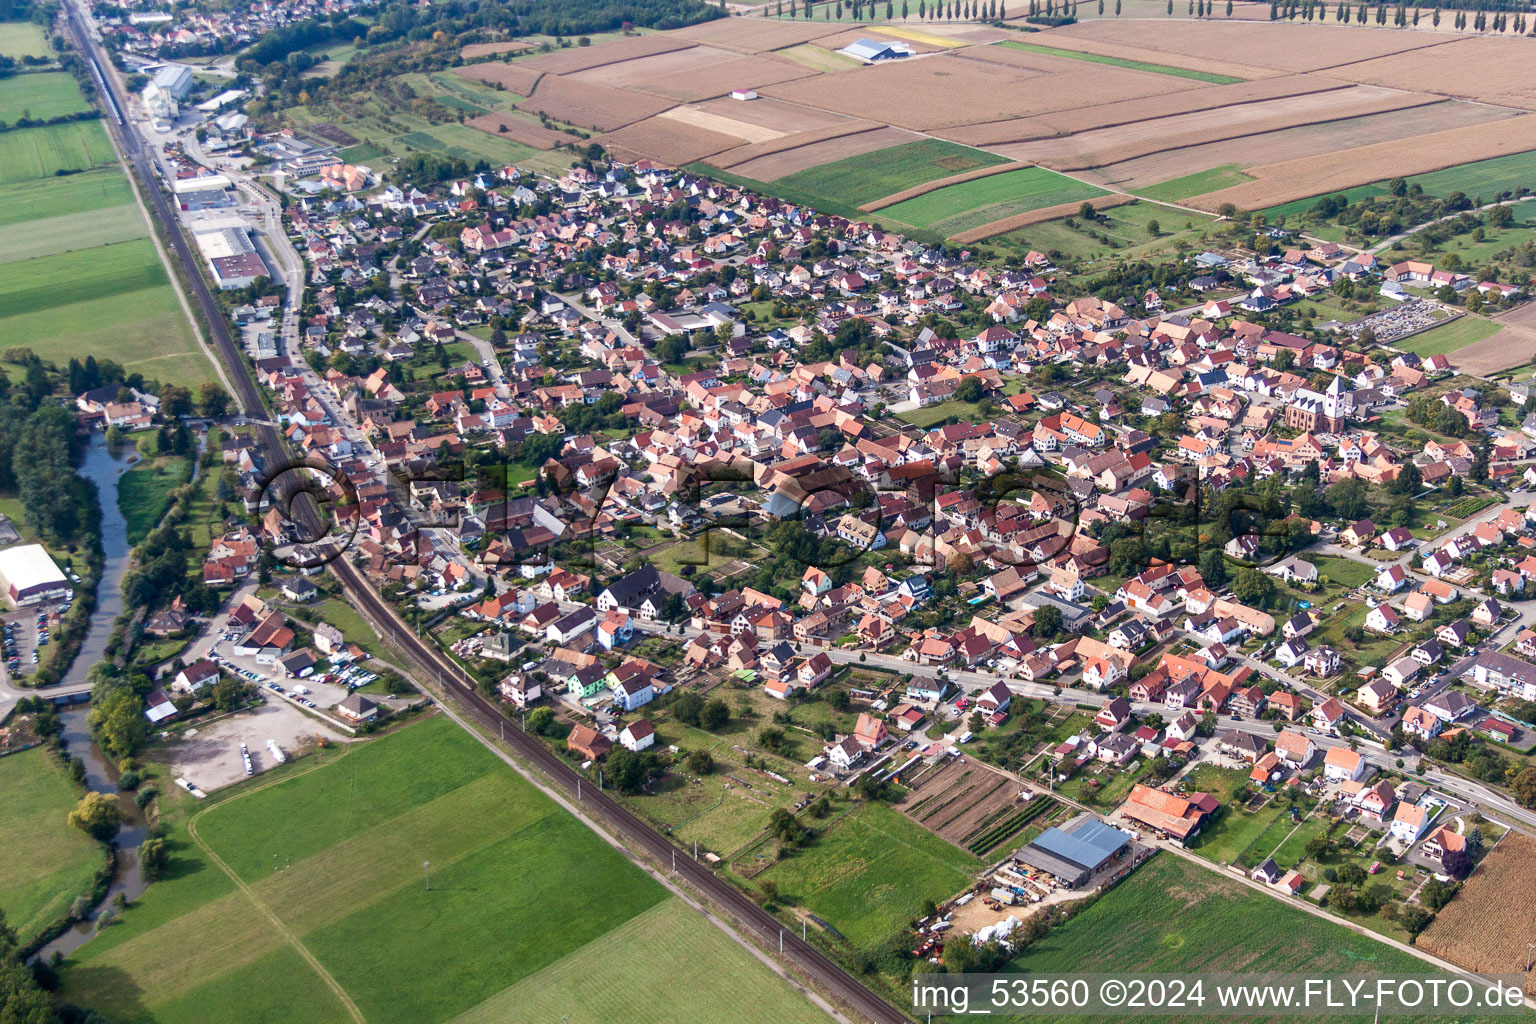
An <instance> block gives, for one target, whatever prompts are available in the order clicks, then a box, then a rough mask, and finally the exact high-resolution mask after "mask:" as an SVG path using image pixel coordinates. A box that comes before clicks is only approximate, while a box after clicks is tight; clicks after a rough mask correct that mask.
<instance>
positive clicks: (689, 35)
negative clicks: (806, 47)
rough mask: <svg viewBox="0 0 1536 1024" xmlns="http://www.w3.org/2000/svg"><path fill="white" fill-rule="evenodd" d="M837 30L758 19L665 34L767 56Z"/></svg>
mask: <svg viewBox="0 0 1536 1024" xmlns="http://www.w3.org/2000/svg"><path fill="white" fill-rule="evenodd" d="M835 31H836V29H835V28H834V27H832V26H829V25H827V24H826V23H825V22H822V23H820V24H817V23H816V22H812V21H763V20H761V19H758V18H720V19H718V20H716V21H706V22H704V23H703V24H701V25H690V26H689V27H688V28H680V29H677V30H676V31H674V32H669V33H668V35H673V36H677V37H679V38H681V39H691V40H693V41H694V42H696V43H704V44H707V45H709V46H723V47H725V48H726V49H727V50H739V51H740V52H742V53H767V52H768V51H769V50H780V49H783V48H784V47H786V46H794V45H795V44H796V43H805V42H809V41H810V40H812V39H817V38H819V37H821V36H825V35H831V34H832V33H833V32H835Z"/></svg>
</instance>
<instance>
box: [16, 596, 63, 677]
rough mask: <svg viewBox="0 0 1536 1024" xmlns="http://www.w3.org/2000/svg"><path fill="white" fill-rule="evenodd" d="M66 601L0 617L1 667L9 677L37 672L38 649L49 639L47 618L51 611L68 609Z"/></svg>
mask: <svg viewBox="0 0 1536 1024" xmlns="http://www.w3.org/2000/svg"><path fill="white" fill-rule="evenodd" d="M68 610H69V602H67V601H66V602H65V603H64V604H62V605H58V604H53V603H51V602H50V603H47V604H42V605H34V606H30V607H27V608H18V609H17V610H16V611H13V612H6V613H5V615H3V616H0V622H3V623H4V626H3V632H4V637H3V639H4V643H3V649H4V653H5V668H6V671H7V672H8V673H9V674H10V675H11V677H13V678H15V677H23V678H24V677H26V676H28V675H30V674H32V673H33V672H35V671H37V664H38V660H39V658H40V657H41V648H43V647H46V646H48V644H49V643H51V642H52V637H51V636H50V634H49V629H48V620H49V617H50V615H51V614H52V613H53V612H54V611H60V612H63V611H68Z"/></svg>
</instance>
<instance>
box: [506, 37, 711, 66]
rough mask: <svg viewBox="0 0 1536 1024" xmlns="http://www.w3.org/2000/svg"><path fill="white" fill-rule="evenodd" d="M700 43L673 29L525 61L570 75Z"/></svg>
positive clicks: (559, 51)
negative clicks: (668, 31) (669, 31)
mask: <svg viewBox="0 0 1536 1024" xmlns="http://www.w3.org/2000/svg"><path fill="white" fill-rule="evenodd" d="M697 45H698V44H697V43H696V42H695V41H694V40H692V39H684V38H681V37H679V36H676V35H673V34H671V33H658V34H656V35H649V36H631V37H629V38H628V39H615V40H613V41H612V42H609V43H599V44H597V45H596V46H573V47H571V48H570V49H566V50H557V51H555V52H554V53H541V54H539V55H538V56H537V57H529V58H528V59H527V60H526V61H525V62H524V63H526V64H527V65H528V66H530V67H535V68H538V69H539V70H540V71H548V72H549V73H550V74H553V75H569V74H571V73H572V72H576V71H585V70H587V69H588V68H595V67H600V66H602V65H604V64H617V63H618V62H619V61H623V60H634V59H635V58H636V57H649V56H651V55H652V54H657V53H668V52H670V51H672V50H686V49H687V48H688V47H690V46H697Z"/></svg>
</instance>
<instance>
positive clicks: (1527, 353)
mask: <svg viewBox="0 0 1536 1024" xmlns="http://www.w3.org/2000/svg"><path fill="white" fill-rule="evenodd" d="M1493 319H1494V320H1496V321H1497V322H1499V323H1501V324H1503V325H1504V329H1503V330H1501V331H1500V332H1499V333H1498V334H1495V335H1493V336H1492V337H1490V338H1484V339H1483V340H1482V341H1476V342H1473V343H1472V344H1470V345H1468V346H1467V347H1466V348H1459V349H1457V350H1456V351H1455V352H1454V353H1452V354H1451V355H1450V356H1449V358H1450V360H1451V362H1452V364H1453V365H1455V367H1456V368H1457V369H1458V370H1463V371H1465V372H1467V373H1475V374H1477V375H1479V376H1486V375H1487V374H1490V373H1493V372H1494V371H1495V370H1507V369H1509V368H1510V367H1512V366H1524V365H1525V364H1526V363H1529V362H1536V303H1531V302H1527V303H1525V304H1524V305H1523V306H1516V307H1515V308H1514V309H1512V310H1510V311H1509V312H1508V313H1501V314H1500V315H1498V316H1496V317H1494V318H1493Z"/></svg>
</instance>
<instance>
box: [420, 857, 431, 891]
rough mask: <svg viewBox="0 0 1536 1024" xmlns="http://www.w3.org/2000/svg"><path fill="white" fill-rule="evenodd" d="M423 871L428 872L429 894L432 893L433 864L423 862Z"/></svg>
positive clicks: (426, 861) (427, 861)
mask: <svg viewBox="0 0 1536 1024" xmlns="http://www.w3.org/2000/svg"><path fill="white" fill-rule="evenodd" d="M421 870H422V871H424V872H426V874H427V892H431V891H432V862H431V861H429V860H424V861H422V862H421Z"/></svg>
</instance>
